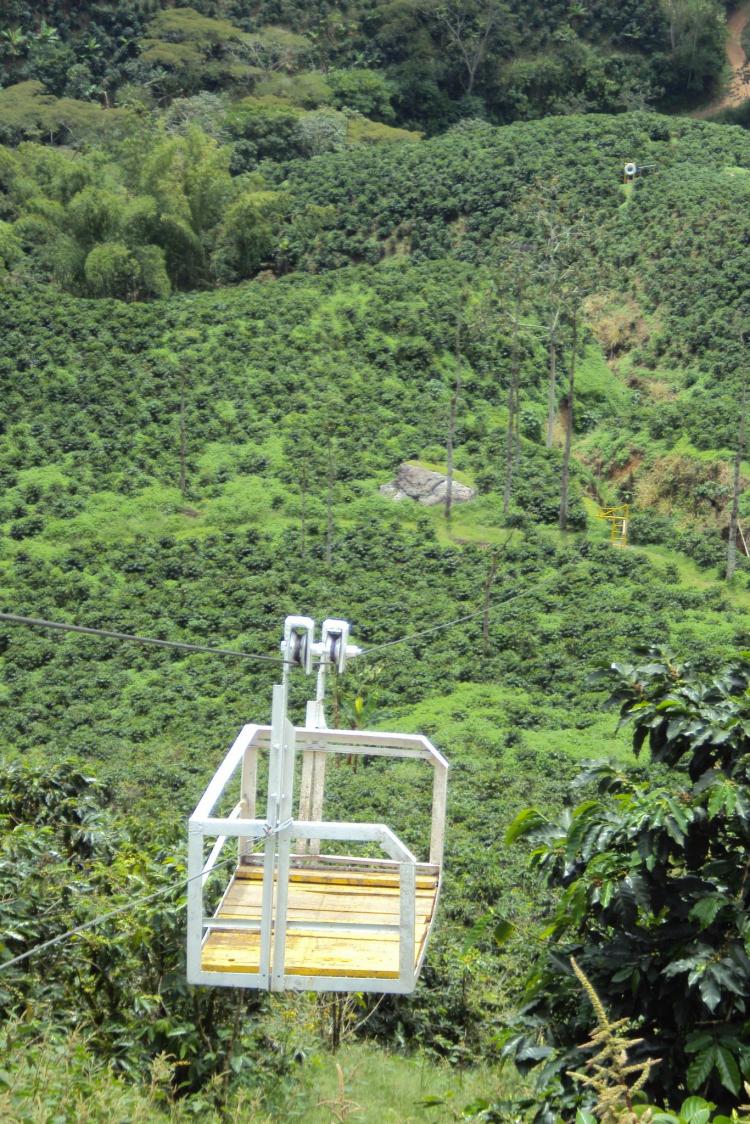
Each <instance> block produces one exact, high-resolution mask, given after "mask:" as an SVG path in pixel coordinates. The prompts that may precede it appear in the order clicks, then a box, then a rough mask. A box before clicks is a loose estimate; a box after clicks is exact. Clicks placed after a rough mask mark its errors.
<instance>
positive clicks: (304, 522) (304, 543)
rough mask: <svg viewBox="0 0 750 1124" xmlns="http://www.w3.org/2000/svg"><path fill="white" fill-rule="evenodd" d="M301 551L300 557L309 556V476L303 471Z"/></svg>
mask: <svg viewBox="0 0 750 1124" xmlns="http://www.w3.org/2000/svg"><path fill="white" fill-rule="evenodd" d="M299 537H300V544H299V552H300V557H301V558H302V559H305V558H306V557H307V476H306V475H305V473H304V472H303V473H302V474H301V475H300V478H299Z"/></svg>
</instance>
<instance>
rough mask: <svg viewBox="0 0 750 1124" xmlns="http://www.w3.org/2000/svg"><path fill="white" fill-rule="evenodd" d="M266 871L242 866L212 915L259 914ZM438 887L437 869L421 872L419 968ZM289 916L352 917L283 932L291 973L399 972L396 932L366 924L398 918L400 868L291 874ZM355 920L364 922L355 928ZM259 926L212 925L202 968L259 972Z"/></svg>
mask: <svg viewBox="0 0 750 1124" xmlns="http://www.w3.org/2000/svg"><path fill="white" fill-rule="evenodd" d="M262 892H263V871H262V869H260V868H257V867H240V868H239V869H238V870H237V871H236V873H235V875H234V877H233V879H232V882H231V884H230V886H229V890H228V892H227V894H226V896H225V898H224V901H223V903H222V905H221V907H220V909H219V910H217V912H216V914H215V916H216V917H217V918H221V919H222V920H223V921H228V920H230V919H233V918H241V919H242V920H245V921H260V911H261V895H262ZM437 892H438V880H437V876H433V875H431V874H427V875H425V874H419V875H417V890H416V919H415V930H414V964H415V967H416V965H417V963H418V961H419V958H420V956H421V954H422V949H423V947H424V942H425V940H426V938H427V931H428V929H429V925H430V920H431V919H432V914H433V911H434V909H435V901H436V898H437ZM288 918H289V920H290V921H309V922H311V923H314V922H321V921H337V922H340V923H341V922H343V923H350V927H348V928H346V929H336V930H333V931H332V932H330V933H326V932H321V930H319V929H318V930H305V929H304V928H301V929H292V930H289V931H288V932H287V937H286V957H285V960H286V963H285V971H286V973H287V975H292V976H352V977H358V978H362V977H366V976H370V977H373V978H375V979H397V978H398V975H399V963H398V960H399V957H398V944H399V939H398V933H397V932H389V933H373V932H367V931H363V930H362V928H361V926H363V925H398V923H399V883H398V875H397V874H391V873H390V872H384V873H380V872H373V871H350V870H347V871H341V870H335V869H333V870H332V869H330V868H327V869H325V870H321V869H318V868H315V869H310V868H309V867H308V868H306V869H299V870H295V869H292V871H291V873H290V882H289V908H288ZM358 926H360V928H359V929H358ZM259 963H260V933H259V932H252V931H247V930H244V931H243V930H239V929H235V930H210V931H209V934H208V937H207V938H206V940H205V942H204V944H203V950H202V955H201V969H202V971H204V972H257V971H258V970H259Z"/></svg>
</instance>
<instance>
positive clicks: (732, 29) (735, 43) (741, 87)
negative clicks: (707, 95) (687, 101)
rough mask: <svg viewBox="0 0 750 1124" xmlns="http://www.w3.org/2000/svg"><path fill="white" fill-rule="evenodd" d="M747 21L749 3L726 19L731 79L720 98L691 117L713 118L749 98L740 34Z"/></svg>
mask: <svg viewBox="0 0 750 1124" xmlns="http://www.w3.org/2000/svg"><path fill="white" fill-rule="evenodd" d="M748 20H750V3H745V4H740V6H739V8H735V10H734V11H733V12H732V14H731V15H730V16H729V18H728V19H727V32H728V36H727V62H728V63H729V67H730V69H731V71H732V77H731V78H730V80H729V85H728V86H727V89H726V91H725V92H724V93H723V94H722V95H721V97H718V98H716V99H715V100H714V101H712V102H710V103H709V104H708V105H704V106H703V107H702V108H701V109H695V110H693V112H692V113H691V114H690V116H691V117H697V118H704V117H713V116H714V114H716V113H720V112H721V110H722V109H733V108H734V107H735V106H738V105H742V103H743V101H747V100H748V98H750V64H748V59H747V57H746V55H745V51H744V49H743V46H742V32H743V31H744V30H745V27H746V26H747V23H748Z"/></svg>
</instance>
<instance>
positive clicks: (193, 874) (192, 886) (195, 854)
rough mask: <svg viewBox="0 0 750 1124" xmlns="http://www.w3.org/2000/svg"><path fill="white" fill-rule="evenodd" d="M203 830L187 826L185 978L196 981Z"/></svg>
mask: <svg viewBox="0 0 750 1124" xmlns="http://www.w3.org/2000/svg"><path fill="white" fill-rule="evenodd" d="M202 873H203V830H202V829H201V828H200V827H193V825H192V824H191V825H190V826H189V827H188V879H189V882H188V885H187V978H188V983H197V982H198V977H199V975H200V970H201V945H202V943H203V879H202V878H201V874H202Z"/></svg>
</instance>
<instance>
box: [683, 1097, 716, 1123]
mask: <svg viewBox="0 0 750 1124" xmlns="http://www.w3.org/2000/svg"><path fill="white" fill-rule="evenodd" d="M712 1108H716V1105H715V1104H713V1103H712V1102H711V1101H704V1100H703V1097H688V1098H687V1100H684V1101H683V1102H682V1105H681V1106H680V1117H681V1118H682V1119H683V1120H684V1121H686V1124H708V1120H709V1118H710V1116H711V1109H712Z"/></svg>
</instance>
